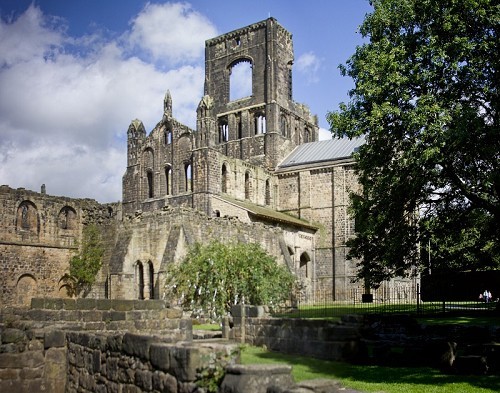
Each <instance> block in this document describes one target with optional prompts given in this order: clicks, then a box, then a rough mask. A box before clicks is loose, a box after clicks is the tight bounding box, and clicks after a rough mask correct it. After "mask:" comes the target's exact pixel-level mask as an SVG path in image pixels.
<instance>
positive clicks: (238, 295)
mask: <svg viewBox="0 0 500 393" xmlns="http://www.w3.org/2000/svg"><path fill="white" fill-rule="evenodd" d="M294 282H295V278H294V276H293V275H292V273H291V272H290V271H289V270H288V268H287V267H285V266H282V265H279V264H278V263H277V262H276V260H275V259H274V257H272V256H270V255H269V254H267V253H266V252H265V251H264V250H263V249H262V247H261V246H260V245H258V244H255V243H230V244H223V243H220V242H218V241H212V242H210V243H208V244H205V245H204V244H200V243H195V244H194V245H193V246H192V247H191V248H190V249H189V251H188V254H187V256H186V257H185V258H184V260H183V261H182V262H181V263H180V264H178V265H174V264H172V265H170V267H169V268H168V270H167V283H166V288H165V289H166V295H167V297H168V298H170V299H176V300H179V301H180V302H181V304H182V305H183V306H184V307H185V308H187V309H190V310H193V311H201V312H203V313H205V314H208V315H209V316H210V317H211V318H212V319H214V320H216V319H218V318H220V317H221V316H223V315H226V314H227V313H228V312H229V311H230V308H231V305H233V304H242V303H245V304H254V305H262V304H265V305H269V306H275V305H278V304H280V303H281V302H283V301H285V300H287V299H289V297H290V292H291V290H292V288H293V285H294Z"/></svg>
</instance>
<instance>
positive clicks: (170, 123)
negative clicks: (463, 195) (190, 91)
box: [0, 18, 411, 306]
mask: <svg viewBox="0 0 500 393" xmlns="http://www.w3.org/2000/svg"><path fill="white" fill-rule="evenodd" d="M205 56H206V59H205V86H204V95H203V97H202V98H201V100H200V103H199V105H198V108H197V122H196V130H193V129H191V128H189V127H187V126H186V125H183V124H181V123H180V122H179V121H177V120H176V119H175V118H174V117H172V106H173V102H174V100H173V99H172V97H171V95H170V93H169V92H167V94H166V96H165V100H164V114H163V117H162V119H161V120H160V121H159V122H158V124H157V125H156V127H154V129H153V130H152V131H151V132H150V133H149V134H148V133H147V132H146V130H145V128H144V125H143V124H142V122H141V121H140V120H133V121H132V122H131V124H130V126H129V128H128V132H127V136H128V153H127V168H126V170H125V174H124V176H123V198H122V201H121V202H120V203H114V204H100V203H98V202H96V201H94V200H90V199H72V198H66V197H56V196H50V195H48V194H46V193H45V190H44V189H43V188H42V192H40V193H38V192H34V191H28V190H25V189H12V188H10V187H9V186H7V185H4V186H0V210H1V215H0V227H1V231H0V269H1V272H2V274H1V275H0V304H2V306H8V305H13V306H19V305H28V304H29V303H30V299H31V298H32V297H49V298H50V297H54V298H56V297H66V296H67V294H66V292H67V291H66V288H65V285H64V281H63V280H62V277H63V275H64V274H65V273H66V272H67V271H68V267H69V260H70V258H71V256H72V255H73V252H74V251H75V250H76V249H77V244H78V240H79V239H81V235H82V228H83V227H84V226H85V225H87V224H89V223H96V224H98V225H99V227H100V228H101V229H102V234H103V240H104V244H105V250H106V251H105V255H104V263H103V267H102V269H101V271H100V273H99V276H98V281H97V284H96V285H95V286H94V288H93V289H92V291H91V293H90V294H89V295H88V296H89V297H93V298H98V299H105V298H107V299H124V300H125V299H162V297H163V288H164V280H165V277H164V273H165V270H166V267H167V266H168V265H169V264H172V263H179V262H180V261H181V260H182V258H183V256H184V255H185V253H186V251H187V249H188V247H189V246H190V245H192V244H194V243H195V242H207V241H209V240H212V239H218V240H221V241H242V242H256V243H259V244H261V245H262V246H263V247H264V248H265V249H266V250H267V251H268V252H269V253H270V254H272V255H274V256H275V257H276V258H277V261H278V262H279V263H282V264H286V265H287V266H288V267H289V269H290V270H291V271H292V272H294V273H295V274H296V276H297V277H298V278H299V279H300V280H301V281H302V283H303V287H304V288H305V290H304V296H305V297H306V298H307V297H308V296H313V295H315V294H317V293H322V294H326V295H325V296H327V297H328V298H331V299H334V300H342V299H346V298H348V297H349V296H351V295H352V293H353V291H358V292H357V293H359V294H361V293H362V289H361V287H362V286H361V284H360V283H354V282H353V281H352V279H353V277H354V276H355V271H356V264H355V262H354V261H348V260H346V251H347V250H346V246H345V244H346V241H347V240H348V239H349V238H350V237H351V236H353V234H354V220H353V219H352V217H350V216H349V214H348V204H349V192H351V191H355V190H356V188H357V187H358V184H357V181H356V175H355V172H354V167H353V165H354V161H353V159H352V153H353V152H354V151H355V150H356V148H357V147H359V146H360V145H361V144H362V143H363V140H361V139H360V140H351V141H349V140H327V141H318V123H317V118H316V117H315V116H313V115H312V114H311V113H310V111H309V109H308V108H307V107H306V106H305V105H302V104H299V103H296V102H295V101H293V98H292V64H293V60H294V54H293V44H292V36H291V34H290V33H289V32H288V31H286V30H285V29H284V28H283V27H282V26H280V25H279V24H278V22H277V21H276V20H275V19H274V18H269V19H267V20H264V21H262V22H259V23H255V24H252V25H250V26H247V27H244V28H241V29H238V30H235V31H232V32H230V33H227V34H224V35H221V36H219V37H216V38H213V39H210V40H207V41H206V46H205ZM241 65H244V66H247V67H250V69H251V75H252V76H251V84H252V90H251V95H250V96H247V97H243V98H241V97H239V98H237V99H234V98H233V97H231V82H232V79H231V78H232V75H231V71H232V70H233V68H234V67H236V66H241ZM389 285H390V288H391V289H392V290H398V289H399V290H400V289H404V288H405V287H406V286H409V285H411V283H409V282H406V281H404V280H401V281H394V282H391V283H390V284H389Z"/></svg>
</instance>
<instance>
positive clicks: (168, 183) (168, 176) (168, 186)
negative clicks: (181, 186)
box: [165, 165, 172, 195]
mask: <svg viewBox="0 0 500 393" xmlns="http://www.w3.org/2000/svg"><path fill="white" fill-rule="evenodd" d="M165 194H166V195H172V167H171V166H170V165H166V166H165Z"/></svg>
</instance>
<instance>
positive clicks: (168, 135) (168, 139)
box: [163, 128, 172, 145]
mask: <svg viewBox="0 0 500 393" xmlns="http://www.w3.org/2000/svg"><path fill="white" fill-rule="evenodd" d="M164 138H165V140H164V141H163V142H164V143H165V145H170V144H171V143H172V130H171V129H170V128H167V129H166V130H165V135H164Z"/></svg>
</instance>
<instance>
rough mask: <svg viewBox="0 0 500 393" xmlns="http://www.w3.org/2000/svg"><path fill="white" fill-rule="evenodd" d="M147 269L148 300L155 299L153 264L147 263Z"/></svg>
mask: <svg viewBox="0 0 500 393" xmlns="http://www.w3.org/2000/svg"><path fill="white" fill-rule="evenodd" d="M148 265H149V266H148V267H149V294H148V295H149V299H154V298H155V269H154V266H153V262H151V261H149V262H148Z"/></svg>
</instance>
